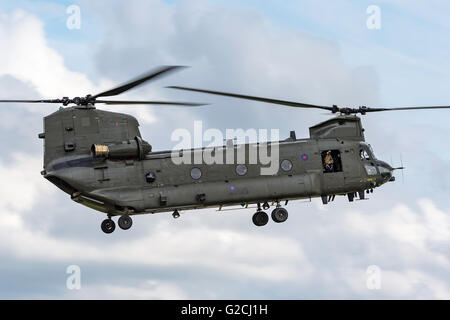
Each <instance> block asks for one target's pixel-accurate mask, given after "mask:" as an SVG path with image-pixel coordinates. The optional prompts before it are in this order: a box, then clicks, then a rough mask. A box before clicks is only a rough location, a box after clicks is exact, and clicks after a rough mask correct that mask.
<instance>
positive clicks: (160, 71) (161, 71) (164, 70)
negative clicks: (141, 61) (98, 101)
mask: <svg viewBox="0 0 450 320" xmlns="http://www.w3.org/2000/svg"><path fill="white" fill-rule="evenodd" d="M181 68H185V67H182V66H162V67H159V68H157V69H156V70H153V71H150V72H148V73H145V74H143V75H141V76H139V77H137V78H135V79H133V80H130V81H128V82H125V83H123V84H121V85H120V86H118V87H116V88H113V89H110V90H108V91H104V92H102V93H99V94H96V95H95V96H93V98H94V99H95V98H99V97H111V96H116V95H118V94H121V93H122V92H125V91H127V90H130V89H132V88H134V87H137V86H140V85H142V84H143V83H145V82H147V81H150V80H155V79H156V78H159V77H160V76H162V75H167V74H168V73H169V72H173V71H175V70H179V69H181Z"/></svg>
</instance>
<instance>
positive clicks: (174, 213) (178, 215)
mask: <svg viewBox="0 0 450 320" xmlns="http://www.w3.org/2000/svg"><path fill="white" fill-rule="evenodd" d="M172 217H173V218H174V219H178V218H179V217H180V213H179V212H178V210H175V211H174V212H173V213H172Z"/></svg>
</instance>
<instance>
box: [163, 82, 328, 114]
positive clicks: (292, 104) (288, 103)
mask: <svg viewBox="0 0 450 320" xmlns="http://www.w3.org/2000/svg"><path fill="white" fill-rule="evenodd" d="M168 88H171V89H178V90H186V91H195V92H202V93H209V94H215V95H220V96H226V97H232V98H238V99H246V100H253V101H259V102H265V103H273V104H279V105H284V106H288V107H296V108H316V109H323V110H328V111H333V108H332V107H327V106H318V105H314V104H307V103H300V102H292V101H285V100H276V99H269V98H262V97H255V96H247V95H242V94H235V93H227V92H220V91H211V90H203V89H194V88H186V87H178V86H170V87H168Z"/></svg>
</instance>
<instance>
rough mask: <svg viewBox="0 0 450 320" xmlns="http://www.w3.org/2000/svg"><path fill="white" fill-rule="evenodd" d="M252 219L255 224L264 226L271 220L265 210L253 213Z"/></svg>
mask: <svg viewBox="0 0 450 320" xmlns="http://www.w3.org/2000/svg"><path fill="white" fill-rule="evenodd" d="M252 220H253V223H254V224H255V226H258V227H262V226H265V225H266V224H267V222H269V216H268V215H267V213H265V212H264V211H258V212H256V213H255V214H254V215H253V218H252Z"/></svg>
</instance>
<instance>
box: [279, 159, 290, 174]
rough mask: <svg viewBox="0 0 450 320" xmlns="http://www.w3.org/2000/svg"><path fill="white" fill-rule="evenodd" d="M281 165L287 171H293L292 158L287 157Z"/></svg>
mask: <svg viewBox="0 0 450 320" xmlns="http://www.w3.org/2000/svg"><path fill="white" fill-rule="evenodd" d="M280 167H281V169H282V170H283V171H286V172H287V171H291V169H292V162H291V161H290V160H287V159H285V160H283V161H281V165H280Z"/></svg>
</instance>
